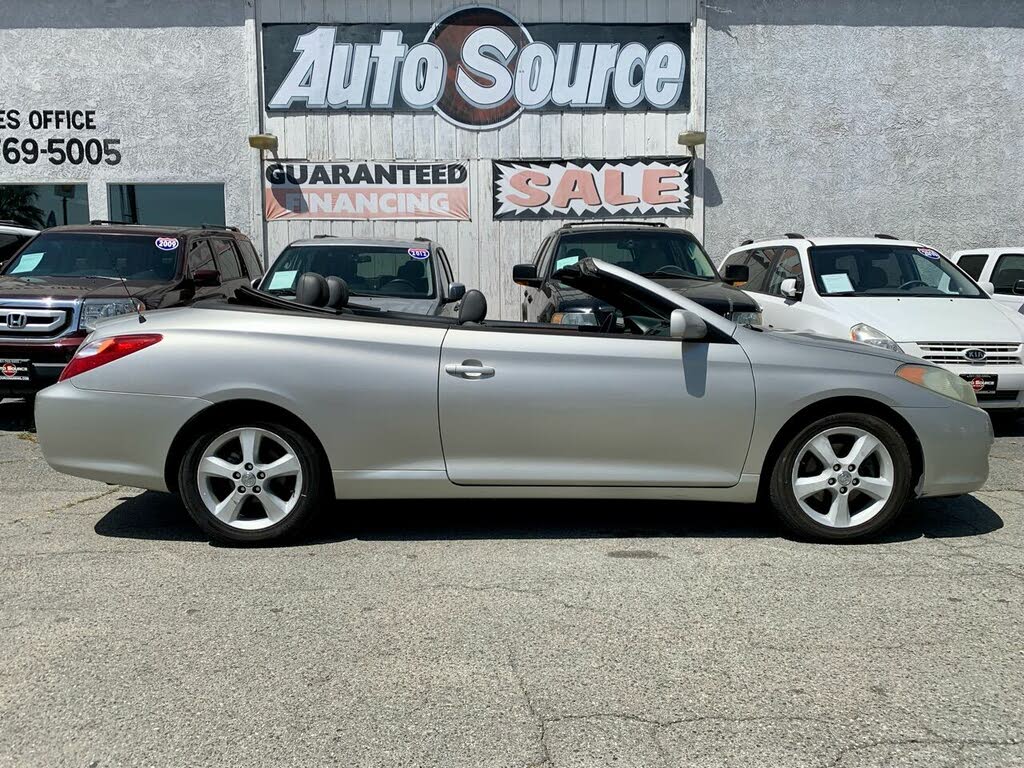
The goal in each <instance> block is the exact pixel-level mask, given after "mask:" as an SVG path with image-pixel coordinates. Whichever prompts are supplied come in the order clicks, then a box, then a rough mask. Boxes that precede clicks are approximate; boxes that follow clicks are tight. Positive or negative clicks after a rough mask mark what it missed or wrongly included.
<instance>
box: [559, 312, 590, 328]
mask: <svg viewBox="0 0 1024 768" xmlns="http://www.w3.org/2000/svg"><path fill="white" fill-rule="evenodd" d="M551 322H552V323H559V324H561V325H597V317H595V316H594V313H593V312H555V313H554V314H553V315H552V316H551Z"/></svg>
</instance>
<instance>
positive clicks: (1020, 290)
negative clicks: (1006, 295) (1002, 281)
mask: <svg viewBox="0 0 1024 768" xmlns="http://www.w3.org/2000/svg"><path fill="white" fill-rule="evenodd" d="M1013 292H1014V293H1015V294H1017V295H1018V296H1024V280H1018V281H1017V282H1016V283H1014V284H1013Z"/></svg>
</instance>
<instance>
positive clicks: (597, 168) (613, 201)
mask: <svg viewBox="0 0 1024 768" xmlns="http://www.w3.org/2000/svg"><path fill="white" fill-rule="evenodd" d="M492 172H493V180H494V218H495V219H505V220H512V219H520V220H526V219H600V218H615V217H619V216H630V217H634V218H635V217H646V216H658V217H661V216H688V215H690V197H691V193H690V159H689V158H652V157H634V158H624V159H621V160H495V161H494V163H493V166H492Z"/></svg>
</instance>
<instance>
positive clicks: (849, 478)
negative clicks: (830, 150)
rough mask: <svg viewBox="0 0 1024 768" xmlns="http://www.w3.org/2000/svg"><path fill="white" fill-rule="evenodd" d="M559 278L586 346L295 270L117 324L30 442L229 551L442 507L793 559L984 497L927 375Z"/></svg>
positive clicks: (616, 285) (830, 345) (632, 290)
mask: <svg viewBox="0 0 1024 768" xmlns="http://www.w3.org/2000/svg"><path fill="white" fill-rule="evenodd" d="M558 279H559V280H560V281H562V282H563V283H565V284H567V285H569V286H570V287H572V288H574V289H576V290H579V291H581V292H583V293H586V294H589V295H591V296H593V297H594V298H596V299H597V300H598V302H599V305H600V306H601V308H602V310H603V313H604V314H603V319H602V320H601V323H600V325H596V326H579V327H571V326H565V325H546V324H537V323H522V322H506V321H491V320H487V319H486V301H485V299H484V297H483V295H482V294H480V293H479V292H478V291H469V292H468V293H467V294H466V296H465V298H464V299H463V301H462V302H461V305H460V307H459V316H458V318H438V317H423V316H419V315H412V314H402V313H396V312H388V311H380V310H379V309H375V308H371V307H359V306H355V305H354V304H353V303H352V302H349V301H348V300H347V297H345V296H342V298H341V300H338V299H337V294H338V289H339V286H338V285H337V284H334V285H333V286H328V285H327V284H326V281H325V280H324V278H322V277H321V276H319V275H315V274H312V273H307V274H306V275H303V276H302V277H301V278H300V281H301V285H300V286H299V291H298V292H299V299H300V302H301V303H293V302H288V301H283V300H281V299H276V298H274V297H272V296H267V295H266V294H261V293H259V292H256V291H250V290H249V289H241V290H240V291H239V292H238V295H237V297H236V298H235V299H233V300H232V301H230V302H223V301H221V302H217V301H211V302H208V303H205V304H200V305H197V306H195V307H191V308H185V309H171V310H165V311H159V312H153V313H151V314H149V315H148V317H147V319H146V321H145V323H144V324H142V323H141V322H140V320H139V319H136V318H122V319H115V320H112V321H109V322H107V323H104V324H103V325H101V326H100V328H99V329H98V330H97V331H96V332H94V333H93V334H92V336H90V337H89V339H88V340H87V342H86V343H85V344H83V346H82V347H81V349H80V350H79V352H78V354H77V355H76V356H75V358H74V360H73V361H72V362H71V364H70V365H69V366H68V368H67V370H66V371H65V373H64V377H63V379H62V381H61V382H60V383H58V384H56V385H55V386H53V387H50V388H48V389H46V390H45V391H43V392H42V393H41V394H40V395H39V397H38V400H37V405H36V422H37V427H38V433H39V439H40V443H41V445H42V447H43V451H44V453H45V455H46V458H47V460H48V461H49V463H50V464H51V465H52V466H53V467H54V468H56V469H57V470H60V471H62V472H66V473H68V474H72V475H77V476H81V477H87V478H93V479H97V480H102V481H106V482H108V483H116V484H122V485H129V486H138V487H141V488H148V489H152V490H156V491H170V492H174V493H177V494H179V495H180V497H181V498H182V500H183V502H184V504H185V506H186V507H187V508H188V511H189V513H190V514H191V515H192V517H193V518H194V519H195V521H196V523H197V524H198V525H199V526H201V527H202V529H203V530H204V531H206V532H207V534H209V535H210V536H211V537H213V538H216V539H221V540H228V541H233V542H240V543H247V542H257V541H265V540H271V539H277V538H280V537H284V536H289V535H294V534H295V533H296V532H297V531H298V530H299V529H300V527H301V526H302V525H303V524H305V523H306V522H308V520H309V519H310V518H311V516H312V515H313V514H314V513H315V512H316V511H317V510H318V508H320V507H322V506H326V505H325V504H324V502H325V500H327V499H331V498H337V499H369V498H378V499H379V498H441V497H444V498H472V497H487V498H495V497H522V498H541V497H543V498H586V497H602V498H617V499H640V498H643V499H675V500H680V501H682V500H700V501H729V502H743V503H752V502H755V501H757V500H759V499H763V500H765V501H768V502H770V504H771V505H772V507H774V509H775V510H776V511H777V512H778V514H779V515H780V517H781V519H782V520H783V522H784V523H785V524H786V525H787V526H789V528H790V529H792V530H793V531H794V532H796V533H797V534H798V535H800V536H803V537H807V538H814V539H819V540H833V541H848V540H853V539H858V538H862V537H865V536H870V535H873V534H876V533H877V532H878V531H879V530H881V529H882V528H883V527H884V526H885V525H887V524H888V523H890V522H891V521H892V520H893V518H895V517H896V515H897V514H898V513H899V512H900V510H901V509H902V508H903V506H904V504H905V503H906V502H907V500H908V499H910V498H911V497H926V496H952V495H957V494H962V493H967V492H970V491H972V490H975V489H977V488H979V487H980V486H981V485H982V483H983V482H984V481H985V479H986V476H987V474H988V451H989V447H990V445H991V443H992V429H991V424H990V422H989V418H988V416H987V415H986V414H985V413H984V412H983V411H981V410H980V409H979V408H978V407H977V403H976V401H975V397H974V393H973V391H972V390H971V388H970V387H969V386H968V385H967V384H966V382H963V381H961V380H960V379H959V378H957V377H956V376H954V375H952V374H950V373H948V372H946V371H944V370H942V369H940V368H936V367H933V366H929V365H925V364H922V363H921V361H920V360H915V359H913V358H908V357H905V356H902V355H898V354H894V353H890V352H887V351H884V350H881V349H878V348H876V347H871V346H867V345H863V344H856V343H852V342H843V341H837V340H834V339H826V338H822V337H815V336H811V335H806V334H785V333H775V332H768V331H765V330H762V329H759V328H751V327H745V326H737V325H735V324H733V323H732V322H730V321H729V320H726V319H724V318H723V317H720V316H718V315H716V314H714V313H712V312H709V311H708V310H706V309H704V308H702V307H700V306H698V305H697V304H695V303H693V302H691V301H689V300H688V299H686V298H683V297H681V296H680V295H678V294H676V293H674V292H672V291H670V290H668V289H666V288H663V287H661V286H659V285H658V284H656V283H654V282H652V281H649V280H647V279H645V278H642V277H639V276H637V275H635V274H633V273H631V272H628V271H626V270H623V269H620V268H618V267H615V266H612V265H609V264H606V263H603V262H600V261H596V260H591V259H586V260H583V261H581V262H580V263H579V264H576V265H574V266H572V267H569V268H566V269H564V270H562V271H561V272H560V273H559V275H558ZM335 280H336V278H335ZM340 289H341V290H342V291H343V289H344V286H340ZM329 294H330V295H331V296H333V297H334V298H332V299H331V306H325V305H326V304H327V301H328V299H327V297H328V295H329ZM699 508H700V509H704V507H699ZM685 509H686V508H685V507H681V508H680V511H681V512H683V511H685ZM690 509H691V510H693V509H698V507H691V508H690ZM343 510H344V507H343V506H341V507H340V509H339V511H343Z"/></svg>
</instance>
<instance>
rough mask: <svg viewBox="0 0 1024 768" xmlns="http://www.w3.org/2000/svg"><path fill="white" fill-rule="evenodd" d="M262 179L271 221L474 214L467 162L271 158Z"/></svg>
mask: <svg viewBox="0 0 1024 768" xmlns="http://www.w3.org/2000/svg"><path fill="white" fill-rule="evenodd" d="M264 182H265V190H266V194H265V199H264V212H265V214H266V217H267V220H268V221H273V220H275V219H343V220H344V219H348V220H361V221H365V220H368V219H369V220H374V219H377V220H392V221H395V220H404V219H411V220H429V219H437V220H455V221H469V218H470V216H469V171H468V169H467V168H466V165H465V164H464V163H457V162H456V163H368V162H367V163H271V164H269V165H267V167H266V170H265V172H264Z"/></svg>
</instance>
